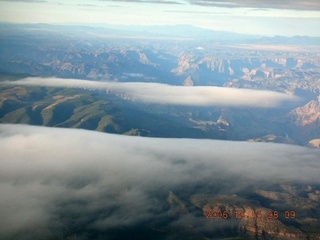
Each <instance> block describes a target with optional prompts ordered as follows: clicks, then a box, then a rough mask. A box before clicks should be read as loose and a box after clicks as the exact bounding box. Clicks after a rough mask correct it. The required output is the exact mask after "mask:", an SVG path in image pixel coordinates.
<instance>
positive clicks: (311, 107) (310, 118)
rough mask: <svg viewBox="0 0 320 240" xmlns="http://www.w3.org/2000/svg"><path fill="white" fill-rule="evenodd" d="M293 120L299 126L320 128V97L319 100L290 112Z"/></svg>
mask: <svg viewBox="0 0 320 240" xmlns="http://www.w3.org/2000/svg"><path fill="white" fill-rule="evenodd" d="M290 116H291V117H292V120H293V121H294V123H295V124H296V125H297V126H301V127H304V126H308V125H309V126H311V125H312V126H313V127H320V120H319V119H320V96H319V97H318V100H317V101H316V100H312V101H310V102H308V103H307V104H306V105H304V106H302V107H298V108H296V109H294V110H292V111H291V112H290Z"/></svg>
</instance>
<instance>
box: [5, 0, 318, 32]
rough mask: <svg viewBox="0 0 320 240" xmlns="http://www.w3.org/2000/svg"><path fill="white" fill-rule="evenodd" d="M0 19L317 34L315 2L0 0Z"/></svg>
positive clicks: (308, 0)
mask: <svg viewBox="0 0 320 240" xmlns="http://www.w3.org/2000/svg"><path fill="white" fill-rule="evenodd" d="M0 21H9V22H18V23H40V22H41V23H82V24H83V23H86V24H89V23H99V24H123V25H176V24H192V25H194V26H199V27H204V28H209V29H214V30H226V31H235V32H239V33H251V34H261V35H287V36H292V35H309V36H320V2H319V1H318V0H306V1H301V0H285V1H278V0H271V1H270V0H250V1H247V0H228V1H221V0H133V1H129V0H90V1H89V0H65V1H62V0H0Z"/></svg>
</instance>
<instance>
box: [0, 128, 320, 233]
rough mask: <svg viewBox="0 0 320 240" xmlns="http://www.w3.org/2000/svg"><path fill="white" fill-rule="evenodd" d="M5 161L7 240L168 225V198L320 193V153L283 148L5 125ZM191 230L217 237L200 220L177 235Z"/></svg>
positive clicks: (0, 187)
mask: <svg viewBox="0 0 320 240" xmlns="http://www.w3.org/2000/svg"><path fill="white" fill-rule="evenodd" d="M0 152H1V155H0V192H1V194H0V206H1V208H0V218H1V219H2V221H1V224H0V238H2V239H10V238H17V239H18V238H19V239H22V238H23V239H40V238H39V237H41V239H48V238H50V239H52V238H65V237H66V236H68V234H73V233H76V234H78V235H77V237H79V238H80V239H83V238H85V239H90V238H91V239H92V238H95V239H97V238H98V237H97V236H99V235H90V234H94V233H100V235H102V236H103V238H102V239H108V235H110V236H111V235H112V234H113V233H115V232H116V230H117V229H122V230H123V229H130V227H132V226H152V224H154V223H155V222H157V221H160V222H161V221H163V220H168V219H166V218H165V216H166V214H167V211H168V209H166V207H163V206H164V203H165V202H166V198H167V196H168V193H169V191H173V192H180V193H181V194H185V195H186V196H190V195H192V194H201V193H207V194H211V195H219V194H239V193H241V194H243V193H244V190H245V189H248V188H250V189H254V187H255V186H256V185H257V184H259V183H261V182H262V183H265V184H272V183H274V182H277V181H294V182H296V183H310V184H311V183H314V184H320V183H319V171H320V161H319V151H318V150H317V149H310V148H305V147H298V146H291V145H284V144H267V143H248V142H231V141H218V140H195V139H157V138H142V137H129V136H121V135H112V134H105V133H98V132H93V131H86V130H78V129H61V128H60V129H56V128H45V127H35V126H26V125H11V124H8V125H6V124H5V125H4V124H1V125H0ZM171 220H172V219H171ZM186 222H188V224H194V226H196V225H199V226H200V225H201V226H202V228H207V230H208V229H211V230H212V229H213V227H212V225H210V224H209V225H208V223H205V221H204V220H203V216H195V215H193V214H187V215H186V216H184V217H181V218H179V219H178V220H177V221H176V222H175V223H174V225H179V224H183V225H184V226H185V224H186ZM166 224H168V223H167V222H166V221H165V222H164V223H162V225H163V226H165V225H166ZM208 231H209V230H208ZM59 234H60V235H59ZM88 234H89V235H88ZM103 234H104V235H103ZM118 234H120V233H118ZM94 236H95V237H94ZM123 238H124V239H125V237H123ZM98 239H99V238H98Z"/></svg>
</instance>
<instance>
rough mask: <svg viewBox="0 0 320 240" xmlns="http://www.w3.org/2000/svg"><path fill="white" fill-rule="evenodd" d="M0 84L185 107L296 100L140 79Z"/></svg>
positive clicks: (276, 103) (261, 104) (38, 80)
mask: <svg viewBox="0 0 320 240" xmlns="http://www.w3.org/2000/svg"><path fill="white" fill-rule="evenodd" d="M0 84H12V85H25V86H47V87H66V88H87V89H100V90H109V91H112V92H115V93H119V94H124V95H126V99H130V100H132V101H137V102H143V103H152V104H168V105H186V106H232V107H242V106H243V107H259V108H272V107H277V106H280V105H283V104H285V103H287V102H292V101H297V99H298V98H297V97H294V96H290V95H287V94H283V93H278V92H272V91H261V90H251V89H235V88H224V87H208V86H197V87H183V86H172V85H166V84H160V83H143V82H126V83H121V82H120V83H118V82H94V81H86V80H77V79H60V78H25V79H22V80H18V81H4V82H2V83H0Z"/></svg>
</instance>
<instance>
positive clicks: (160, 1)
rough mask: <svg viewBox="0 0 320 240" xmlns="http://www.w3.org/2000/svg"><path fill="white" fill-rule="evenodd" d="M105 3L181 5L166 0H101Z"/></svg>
mask: <svg viewBox="0 0 320 240" xmlns="http://www.w3.org/2000/svg"><path fill="white" fill-rule="evenodd" d="M100 1H103V2H129V3H132V2H134V3H155V4H181V3H180V2H176V1H166V0H133V1H132V0H100Z"/></svg>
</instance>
